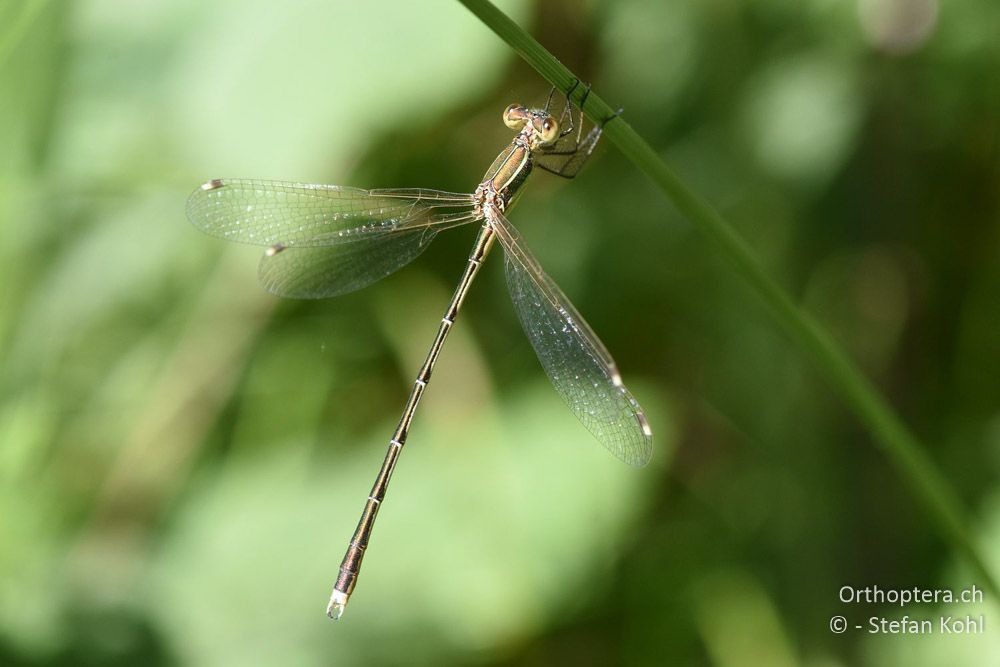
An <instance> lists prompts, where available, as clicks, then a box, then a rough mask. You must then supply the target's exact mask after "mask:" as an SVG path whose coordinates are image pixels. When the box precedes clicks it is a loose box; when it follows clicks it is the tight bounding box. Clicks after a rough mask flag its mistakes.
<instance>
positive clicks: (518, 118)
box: [503, 104, 559, 146]
mask: <svg viewBox="0 0 1000 667" xmlns="http://www.w3.org/2000/svg"><path fill="white" fill-rule="evenodd" d="M503 122H504V125H506V126H507V127H509V128H510V129H512V130H518V131H520V130H523V129H524V128H525V126H527V125H529V124H530V127H531V136H532V138H533V140H534V142H535V143H537V145H539V146H545V145H548V144H551V143H552V142H553V141H555V140H556V139H558V138H559V123H558V121H556V119H555V118H553V117H552V116H551V115H550V114H549V112H548V111H545V110H544V109H526V108H525V107H522V106H521V105H520V104H511V105H510V106H509V107H507V108H506V109H505V110H504V112H503Z"/></svg>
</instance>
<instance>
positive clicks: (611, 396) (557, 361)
mask: <svg viewBox="0 0 1000 667" xmlns="http://www.w3.org/2000/svg"><path fill="white" fill-rule="evenodd" d="M487 217H488V218H489V220H490V222H491V224H492V226H493V229H494V230H495V231H496V234H497V238H499V239H500V243H501V244H502V245H503V247H504V251H505V252H506V260H507V261H506V266H507V287H508V288H509V289H510V295H511V299H512V300H513V302H514V309H515V310H516V311H517V316H518V318H519V319H520V320H521V326H522V327H524V331H525V333H526V334H527V335H528V339H529V340H530V341H531V345H532V347H534V348H535V353H536V354H537V355H538V360H539V361H540V362H541V363H542V367H543V368H544V369H545V373H546V374H547V375H548V376H549V379H550V380H552V384H553V385H555V388H556V391H557V392H559V395H560V396H562V397H563V399H564V400H565V401H566V403H567V405H569V407H570V410H572V411H573V413H574V414H575V415H576V416H577V418H578V419H579V420H580V421H581V422H582V423H583V425H584V426H586V427H587V429H588V430H589V431H590V432H591V433H592V434H594V437H596V438H597V439H598V440H599V441H600V442H601V444H603V445H604V446H605V447H607V448H608V450H610V451H611V453H612V454H614V455H615V456H617V457H618V458H620V459H621V460H622V461H625V462H626V463H628V464H630V465H634V466H641V465H645V464H646V463H647V462H648V461H649V457H650V455H651V454H652V450H653V434H652V431H651V430H650V428H649V423H648V422H647V421H646V416H645V414H644V413H643V411H642V408H641V407H639V403H638V402H637V401H636V400H635V398H634V397H633V396H632V394H631V392H629V390H628V389H626V388H625V385H624V384H622V380H621V375H619V373H618V368H617V366H616V365H615V362H614V360H613V359H612V358H611V355H610V354H608V351H607V349H606V348H605V347H604V344H603V343H601V341H600V339H598V338H597V336H596V335H595V334H594V332H593V330H591V328H590V326H589V325H588V324H587V322H586V321H585V320H584V319H583V318H582V317H581V316H580V314H579V313H578V312H577V311H576V308H574V307H573V304H571V303H570V302H569V299H567V298H566V295H565V294H563V292H562V290H561V289H559V286H558V285H556V284H555V282H553V280H552V279H551V278H549V276H548V275H546V273H545V272H544V271H543V270H542V268H541V266H540V265H539V264H538V261H537V260H536V259H535V257H534V255H532V254H531V251H530V250H528V248H527V246H526V245H525V244H524V241H523V240H522V239H521V237H520V235H519V234H518V233H517V230H515V229H514V228H513V226H511V224H510V223H509V222H508V221H507V220H506V219H505V218H504V217H503V215H501V214H500V213H497V212H495V211H490V212H488V213H487Z"/></svg>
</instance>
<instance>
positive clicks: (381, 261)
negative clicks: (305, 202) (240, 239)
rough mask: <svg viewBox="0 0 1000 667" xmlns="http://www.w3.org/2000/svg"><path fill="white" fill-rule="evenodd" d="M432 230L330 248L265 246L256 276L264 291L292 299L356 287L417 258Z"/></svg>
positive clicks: (319, 297)
mask: <svg viewBox="0 0 1000 667" xmlns="http://www.w3.org/2000/svg"><path fill="white" fill-rule="evenodd" d="M436 235H437V233H436V232H435V231H433V230H428V229H421V228H417V229H411V230H406V231H399V232H395V233H392V234H380V235H378V236H370V237H368V238H366V239H365V240H360V241H355V242H353V243H342V244H340V245H334V246H330V247H325V248H324V247H305V248H295V247H292V248H284V249H282V250H280V251H277V250H274V249H272V250H270V251H268V252H267V253H265V254H264V256H263V257H261V260H260V266H259V267H258V271H257V275H258V277H259V279H260V283H261V285H263V286H264V289H266V290H267V291H268V292H271V293H272V294H276V295H278V296H284V297H290V298H293V299H322V298H326V297H331V296H339V295H341V294H346V293H347V292H353V291H355V290H359V289H361V288H362V287H366V286H368V285H370V284H371V283H373V282H375V281H377V280H381V279H382V278H385V277H386V276H388V275H389V274H390V273H393V272H394V271H396V270H397V269H400V268H402V267H403V266H405V265H406V264H409V263H410V262H412V261H413V260H414V259H416V258H417V256H418V255H420V253H422V252H423V251H424V249H426V248H427V246H429V245H430V243H431V241H432V240H433V239H434V237H435V236H436Z"/></svg>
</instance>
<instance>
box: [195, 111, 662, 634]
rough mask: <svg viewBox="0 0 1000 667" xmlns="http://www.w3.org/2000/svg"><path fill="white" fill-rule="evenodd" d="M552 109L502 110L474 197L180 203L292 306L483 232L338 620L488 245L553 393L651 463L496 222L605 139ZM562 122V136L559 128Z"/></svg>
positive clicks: (247, 193) (212, 185) (625, 414)
mask: <svg viewBox="0 0 1000 667" xmlns="http://www.w3.org/2000/svg"><path fill="white" fill-rule="evenodd" d="M584 99H585V96H584ZM551 101H552V94H550V95H549V99H548V101H547V102H546V104H545V107H544V108H542V109H530V108H527V107H523V106H520V105H518V104H512V105H510V106H509V107H507V109H506V110H505V111H504V112H503V121H504V123H505V124H506V125H507V127H509V128H510V129H512V130H515V131H516V132H517V134H516V136H515V137H514V139H513V141H511V143H510V145H508V146H507V147H506V148H505V149H504V150H503V151H502V152H501V153H500V155H498V156H497V158H496V160H494V161H493V164H492V165H491V166H490V168H489V169H488V170H487V172H486V175H485V177H484V178H483V181H482V182H481V183H480V184H479V187H477V188H476V190H475V192H473V193H472V194H461V193H454V192H442V191H440V190H426V189H416V188H414V189H384V190H361V189H357V188H349V187H340V186H335V185H307V184H301V183H283V182H278V181H263V180H246V179H217V180H211V181H208V182H207V183H205V184H204V185H202V186H201V187H200V188H199V189H198V190H196V191H195V192H194V193H193V194H192V195H191V197H190V199H189V200H188V204H187V214H188V217H189V218H190V219H191V222H192V223H194V225H195V226H196V227H198V228H199V229H201V230H202V231H205V232H207V233H209V234H212V235H214V236H219V237H221V238H224V239H227V240H230V241H238V242H242V243H251V244H257V245H262V246H267V251H266V252H265V253H264V256H263V257H262V258H261V262H260V267H259V277H260V281H261V283H262V284H263V286H264V287H265V288H266V289H267V290H268V291H270V292H272V293H274V294H277V295H279V296H285V297H293V298H307V299H311V298H322V297H330V296H336V295H338V294H344V293H346V292H351V291H354V290H357V289H360V288H362V287H365V286H366V285H369V284H371V283H373V282H375V281H376V280H379V279H381V278H384V277H385V276H387V275H389V274H390V273H392V272H394V271H396V270H397V269H399V268H401V267H402V266H404V265H405V264H407V263H409V262H411V261H412V260H413V259H415V258H416V257H417V256H418V255H419V254H420V253H421V252H423V250H424V249H425V248H426V247H427V246H428V244H429V243H430V242H431V241H432V240H433V239H434V236H435V235H436V234H437V233H438V232H440V231H441V230H444V229H449V228H451V227H458V226H460V225H465V224H470V223H473V222H481V223H482V226H481V228H480V229H479V235H478V236H477V238H476V242H475V245H474V246H473V248H472V252H471V253H470V254H469V260H468V264H467V265H466V267H465V272H464V273H463V274H462V278H461V279H460V280H459V283H458V286H457V287H456V289H455V293H454V295H453V296H452V298H451V302H450V303H449V304H448V309H447V310H446V311H445V314H444V317H442V318H441V324H440V325H439V327H438V331H437V336H436V337H435V338H434V342H433V343H432V344H431V347H430V350H429V351H428V353H427V358H426V360H425V361H424V364H423V366H422V367H421V368H420V372H419V373H418V374H417V378H416V380H415V381H414V383H413V387H412V389H411V390H410V395H409V398H408V399H407V401H406V406H405V407H404V408H403V414H402V417H400V420H399V425H398V426H397V427H396V431H395V432H394V433H393V435H392V438H391V439H390V440H389V448H388V451H387V453H386V456H385V460H384V461H383V463H382V467H381V469H380V470H379V473H378V476H377V477H376V479H375V484H374V486H373V487H372V490H371V493H370V494H369V496H368V500H367V501H366V503H365V507H364V511H363V512H362V514H361V520H360V521H359V522H358V527H357V530H355V532H354V536H353V538H352V539H351V543H350V545H349V546H348V548H347V553H346V554H345V556H344V559H343V562H342V563H341V566H340V573H339V575H338V577H337V580H336V583H335V584H334V587H333V593H332V595H331V596H330V602H329V605H328V606H327V613H328V614H329V615H330V616H331V617H333V618H339V617H340V615H341V614H342V613H343V611H344V607H345V606H346V605H347V601H348V598H349V597H350V595H351V593H352V591H353V590H354V586H355V584H356V583H357V578H358V572H359V570H360V568H361V560H362V558H363V557H364V553H365V548H366V547H367V546H368V540H369V538H370V537H371V531H372V526H373V525H374V523H375V517H376V515H377V514H378V510H379V506H380V505H381V503H382V500H383V498H384V497H385V492H386V488H387V487H388V485H389V478H390V477H391V475H392V471H393V469H394V468H395V466H396V461H397V459H398V457H399V454H400V451H401V450H402V449H403V445H404V444H405V443H406V436H407V433H408V432H409V429H410V424H411V422H412V421H413V415H414V413H415V412H416V409H417V403H419V401H420V397H421V396H422V395H423V392H424V389H425V388H426V387H427V383H428V382H429V381H430V377H431V372H432V371H433V370H434V364H435V362H436V361H437V358H438V354H439V353H440V352H441V347H442V346H443V345H444V341H445V339H446V338H447V337H448V332H449V331H451V328H452V326H453V325H454V323H455V318H456V316H457V315H458V311H459V309H460V308H461V306H462V301H463V300H464V299H465V296H466V294H467V293H468V291H469V286H470V285H471V284H472V281H473V279H474V278H475V277H476V274H477V273H478V272H479V268H480V266H481V265H482V262H483V260H484V259H485V258H486V255H487V254H488V253H489V251H490V248H491V247H492V245H493V242H494V239H499V240H500V245H502V246H503V249H504V253H505V256H506V275H507V286H508V288H509V290H510V295H511V299H512V300H513V302H514V309H515V310H516V311H517V315H518V318H519V319H520V321H521V325H522V326H523V327H524V331H525V333H526V334H527V335H528V339H529V340H530V341H531V344H532V346H533V347H534V349H535V352H536V354H537V355H538V359H539V361H541V363H542V367H543V368H544V369H545V372H546V374H547V375H548V376H549V379H550V380H551V381H552V384H553V385H555V388H556V391H557V392H558V393H559V394H560V395H561V396H562V397H563V399H564V400H565V401H566V403H567V405H569V408H570V410H572V411H573V413H574V414H575V415H576V416H577V418H579V420H580V421H581V422H582V423H583V425H584V426H586V427H587V429H589V430H590V432H591V433H592V434H593V435H594V437H596V438H597V439H598V440H599V441H600V442H601V444H603V445H604V446H605V447H607V448H608V449H609V450H610V451H611V452H612V453H613V454H614V455H615V456H617V457H618V458H620V459H622V460H623V461H625V462H626V463H629V464H632V465H636V466H641V465H644V464H645V463H646V462H647V461H648V460H649V457H650V453H651V451H652V432H651V430H650V428H649V424H648V422H647V421H646V417H645V415H644V414H643V412H642V409H641V408H640V407H639V404H638V403H637V402H636V400H635V398H633V396H632V394H631V393H630V392H629V390H628V389H626V388H625V385H624V384H622V379H621V375H619V373H618V367H617V366H616V365H615V362H614V360H613V359H612V358H611V355H610V354H609V353H608V351H607V349H606V348H605V347H604V344H603V343H601V341H600V339H598V338H597V336H596V335H595V334H594V332H593V330H592V329H591V328H590V326H589V325H588V324H587V322H586V321H585V320H584V319H583V318H582V317H581V316H580V314H579V313H578V312H577V311H576V308H574V307H573V304H571V303H570V301H569V299H567V298H566V295H565V294H563V292H562V290H560V289H559V287H558V286H557V285H556V284H555V282H554V281H553V280H552V279H551V278H550V277H549V276H548V275H547V274H546V273H545V271H543V270H542V267H541V266H540V265H539V263H538V261H537V260H536V259H535V257H534V255H532V253H531V251H530V250H528V247H527V246H526V245H525V243H524V241H523V239H522V238H521V236H520V235H519V234H518V232H517V231H516V230H515V229H514V227H513V226H512V225H511V224H510V222H508V221H507V218H506V217H505V216H504V214H505V213H506V212H507V210H508V209H510V207H511V206H512V205H513V203H514V201H515V199H516V198H517V196H518V194H519V193H520V191H521V186H522V185H523V184H524V182H525V180H526V179H527V177H528V175H529V174H530V173H531V170H532V168H533V167H534V166H537V167H540V168H542V169H544V170H546V171H550V172H552V173H554V174H557V175H559V176H563V177H565V178H572V177H574V176H576V174H577V173H578V172H579V171H580V168H581V167H582V166H583V163H584V162H585V161H586V160H587V158H588V157H589V156H590V154H591V153H592V152H593V150H594V147H595V146H596V145H597V141H598V139H600V136H601V131H602V128H603V126H604V123H601V124H599V125H597V126H596V127H594V128H593V129H592V130H591V131H590V132H589V133H588V134H587V136H586V137H584V136H583V113H582V110H581V113H580V115H579V119H578V121H577V122H576V123H574V122H573V109H572V106H571V104H570V101H569V97H568V96H567V99H566V105H565V106H564V107H563V110H562V113H560V114H559V118H558V119H557V118H556V117H555V116H554V115H553V114H552V113H550V112H549V108H550V104H551ZM581 106H582V102H581ZM567 120H568V123H567V127H565V128H562V129H560V127H561V126H562V125H563V122H564V121H567ZM574 126H575V127H574Z"/></svg>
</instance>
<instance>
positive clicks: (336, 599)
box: [326, 590, 347, 621]
mask: <svg viewBox="0 0 1000 667" xmlns="http://www.w3.org/2000/svg"><path fill="white" fill-rule="evenodd" d="M346 607H347V594H346V593H341V592H340V591H337V590H335V591H333V593H331V594H330V603H329V604H328V605H326V615H327V616H329V617H330V618H332V619H333V620H335V621H336V620H337V619H339V618H340V617H341V616H343V615H344V609H345V608H346Z"/></svg>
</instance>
